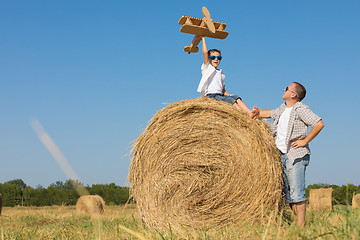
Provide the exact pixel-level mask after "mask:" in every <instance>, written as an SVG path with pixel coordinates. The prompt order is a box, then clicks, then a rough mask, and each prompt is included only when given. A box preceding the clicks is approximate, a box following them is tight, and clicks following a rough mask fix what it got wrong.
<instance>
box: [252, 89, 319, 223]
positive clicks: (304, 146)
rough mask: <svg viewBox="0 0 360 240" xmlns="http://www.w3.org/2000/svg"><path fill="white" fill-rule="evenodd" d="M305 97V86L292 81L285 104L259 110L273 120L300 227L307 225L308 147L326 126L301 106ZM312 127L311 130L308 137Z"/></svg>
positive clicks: (287, 188) (286, 188)
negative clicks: (275, 107)
mask: <svg viewBox="0 0 360 240" xmlns="http://www.w3.org/2000/svg"><path fill="white" fill-rule="evenodd" d="M305 95H306V89H305V87H304V86H303V85H301V84H300V83H297V82H293V83H291V84H290V85H289V86H288V87H286V88H285V89H284V95H283V96H282V99H284V100H285V103H283V104H282V105H281V106H280V107H279V108H277V109H274V110H271V111H269V110H266V111H260V115H259V116H260V117H262V118H272V119H273V120H274V124H273V126H272V129H271V133H272V134H273V136H274V138H275V143H276V146H277V148H278V149H279V151H280V152H281V165H282V169H283V177H284V193H285V203H286V204H290V207H291V209H292V210H293V212H294V214H295V216H296V220H297V225H298V226H300V227H304V225H305V213H306V205H305V200H306V198H305V170H306V167H307V165H308V164H309V161H310V149H309V145H308V144H309V142H311V141H312V140H313V139H314V138H315V137H316V136H317V135H318V134H319V132H320V131H321V129H322V128H323V127H324V123H323V122H322V120H321V118H320V117H319V116H317V115H316V114H314V113H313V112H312V111H311V110H310V108H309V107H308V106H306V105H305V104H303V103H301V100H302V99H304V97H305ZM309 126H311V127H312V129H311V131H310V133H309V134H308V127H309Z"/></svg>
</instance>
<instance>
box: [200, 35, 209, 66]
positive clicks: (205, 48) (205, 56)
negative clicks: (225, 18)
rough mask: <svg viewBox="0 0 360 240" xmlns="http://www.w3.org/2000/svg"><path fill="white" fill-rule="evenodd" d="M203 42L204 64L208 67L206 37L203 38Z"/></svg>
mask: <svg viewBox="0 0 360 240" xmlns="http://www.w3.org/2000/svg"><path fill="white" fill-rule="evenodd" d="M201 40H202V51H203V54H204V64H205V65H206V64H207V63H208V61H209V56H208V55H209V54H208V50H207V47H206V42H205V37H201Z"/></svg>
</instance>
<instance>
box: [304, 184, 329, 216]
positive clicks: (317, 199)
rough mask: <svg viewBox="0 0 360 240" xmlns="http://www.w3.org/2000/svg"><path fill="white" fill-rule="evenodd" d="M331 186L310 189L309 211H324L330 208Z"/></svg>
mask: <svg viewBox="0 0 360 240" xmlns="http://www.w3.org/2000/svg"><path fill="white" fill-rule="evenodd" d="M332 192H333V189H332V188H319V189H311V190H310V194H309V208H310V210H311V211H324V210H325V211H326V210H331V209H332Z"/></svg>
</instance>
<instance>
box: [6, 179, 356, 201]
mask: <svg viewBox="0 0 360 240" xmlns="http://www.w3.org/2000/svg"><path fill="white" fill-rule="evenodd" d="M77 184H81V185H82V183H80V182H77V181H73V180H71V179H69V180H67V181H66V182H65V183H64V182H62V181H57V182H56V183H53V184H50V185H49V187H47V188H44V187H42V186H41V185H39V186H37V187H35V188H32V187H30V186H27V185H26V184H25V183H24V181H23V180H21V179H14V180H11V181H8V182H5V183H0V193H1V194H2V198H3V206H7V207H13V206H17V205H20V206H51V205H65V206H68V205H75V204H76V201H77V199H78V198H79V197H80V196H79V195H78V194H77V192H76V191H75V188H74V185H77ZM86 188H87V190H88V191H89V192H90V194H97V195H99V196H101V197H102V198H103V199H104V201H105V202H106V205H121V204H125V203H126V202H127V201H128V199H129V187H120V186H117V185H115V183H110V184H93V185H92V186H91V187H90V186H86ZM319 188H332V189H333V205H338V204H341V205H346V204H350V205H351V201H352V198H353V196H354V195H355V194H359V193H360V185H359V186H355V185H353V184H348V185H342V186H337V185H330V184H325V183H320V184H312V185H309V186H308V187H307V188H306V194H305V195H306V197H307V198H309V192H310V189H319Z"/></svg>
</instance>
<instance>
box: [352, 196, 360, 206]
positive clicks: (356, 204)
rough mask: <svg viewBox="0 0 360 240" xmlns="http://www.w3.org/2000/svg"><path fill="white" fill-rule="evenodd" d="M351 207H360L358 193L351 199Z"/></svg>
mask: <svg viewBox="0 0 360 240" xmlns="http://www.w3.org/2000/svg"><path fill="white" fill-rule="evenodd" d="M352 208H360V194H356V195H355V196H354V197H353V199H352Z"/></svg>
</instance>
